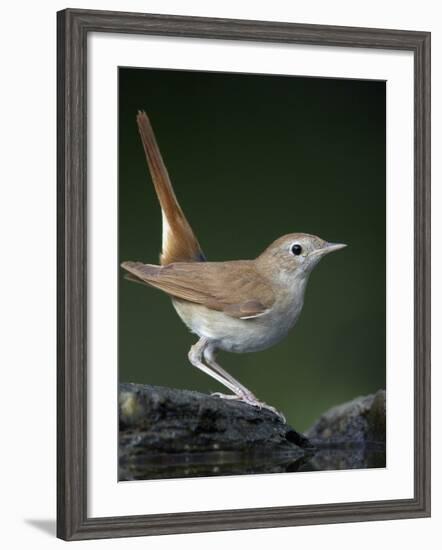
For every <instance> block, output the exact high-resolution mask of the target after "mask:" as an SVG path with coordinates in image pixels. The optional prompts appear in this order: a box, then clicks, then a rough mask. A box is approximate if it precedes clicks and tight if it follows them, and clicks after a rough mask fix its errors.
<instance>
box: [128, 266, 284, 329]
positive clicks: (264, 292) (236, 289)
mask: <svg viewBox="0 0 442 550" xmlns="http://www.w3.org/2000/svg"><path fill="white" fill-rule="evenodd" d="M121 266H122V267H123V269H125V270H126V271H127V272H128V273H130V274H131V275H132V280H134V278H135V279H138V280H140V282H144V283H148V284H149V285H151V286H153V287H156V288H159V289H160V290H162V291H163V292H166V293H167V294H169V295H170V296H173V297H175V298H180V299H182V300H187V301H188V302H194V303H196V304H202V305H204V306H206V307H207V308H209V309H214V310H217V311H222V312H224V313H225V314H226V315H229V316H230V317H236V318H239V319H253V318H255V317H259V316H261V315H264V314H265V313H266V312H267V311H268V310H269V308H270V307H271V306H272V305H273V303H274V301H275V298H274V295H273V291H272V288H271V287H270V285H269V284H268V282H267V281H266V280H265V279H264V278H263V277H262V276H261V275H260V274H259V273H258V272H257V271H256V269H255V268H254V266H253V262H251V261H233V262H204V263H187V262H179V263H174V264H170V265H167V266H164V267H160V266H155V265H150V264H143V263H141V262H123V263H122V264H121Z"/></svg>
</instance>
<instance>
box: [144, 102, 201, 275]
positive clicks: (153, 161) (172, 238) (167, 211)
mask: <svg viewBox="0 0 442 550" xmlns="http://www.w3.org/2000/svg"><path fill="white" fill-rule="evenodd" d="M137 124H138V130H139V132H140V137H141V142H142V144H143V148H144V152H145V154H146V160H147V164H148V166H149V171H150V175H151V177H152V181H153V184H154V187H155V191H156V194H157V197H158V201H159V203H160V206H161V213H162V218H163V243H162V252H161V256H160V262H161V265H167V264H170V263H172V262H193V261H204V260H205V256H204V253H203V251H202V250H201V247H200V245H199V243H198V240H197V238H196V237H195V234H194V232H193V231H192V228H191V227H190V224H189V222H188V221H187V219H186V216H185V215H184V212H183V211H182V209H181V207H180V205H179V203H178V200H177V198H176V196H175V192H174V190H173V187H172V183H171V181H170V178H169V174H168V172H167V169H166V166H165V164H164V161H163V158H162V156H161V152H160V149H159V147H158V144H157V141H156V139H155V134H154V132H153V130H152V126H151V124H150V120H149V118H148V116H147V115H146V113H145V112H141V111H139V112H138V115H137Z"/></svg>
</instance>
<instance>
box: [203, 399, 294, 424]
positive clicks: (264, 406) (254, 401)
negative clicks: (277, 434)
mask: <svg viewBox="0 0 442 550" xmlns="http://www.w3.org/2000/svg"><path fill="white" fill-rule="evenodd" d="M211 396H212V397H219V398H221V399H228V400H231V401H242V402H243V403H246V404H247V405H251V406H252V407H256V408H258V409H267V410H268V411H270V412H272V413H273V414H275V415H276V416H278V417H279V418H280V419H281V420H282V422H283V423H284V424H285V423H286V419H285V416H284V415H283V414H282V413H281V412H279V411H278V410H277V409H275V407H272V406H271V405H267V403H264V402H263V401H258V399H252V398H250V397H247V396H242V395H236V394H225V393H220V392H216V393H212V394H211Z"/></svg>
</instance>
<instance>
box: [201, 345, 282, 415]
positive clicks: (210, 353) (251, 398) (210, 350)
mask: <svg viewBox="0 0 442 550" xmlns="http://www.w3.org/2000/svg"><path fill="white" fill-rule="evenodd" d="M203 355H204V359H205V361H206V363H207V365H208V366H209V367H211V368H212V369H213V370H214V371H215V372H216V373H217V374H219V375H220V376H221V377H223V378H224V382H223V384H224V385H225V386H227V387H228V388H230V389H231V390H232V391H233V392H234V393H235V395H234V396H233V395H224V394H221V393H215V394H213V395H217V396H218V397H221V398H224V399H239V400H241V401H244V402H245V403H248V404H249V405H252V406H254V407H258V408H260V409H268V410H270V411H272V412H273V413H275V414H276V415H278V416H279V417H280V418H281V420H282V421H283V422H285V421H286V420H285V417H284V415H283V414H282V413H280V412H279V411H278V410H276V409H275V408H274V407H272V406H270V405H267V403H263V402H262V401H259V400H258V399H257V397H256V396H255V395H254V394H253V393H252V392H251V391H250V390H248V389H247V388H246V387H245V386H243V385H242V384H241V383H240V382H238V380H236V379H235V378H233V376H232V375H231V374H229V373H228V372H227V371H226V370H224V369H223V368H222V367H221V365H219V364H218V363H217V362H216V360H215V348H214V347H213V346H211V345H210V344H208V345H207V344H206V346H205V347H204V349H203ZM226 381H227V382H228V383H229V385H227V384H226Z"/></svg>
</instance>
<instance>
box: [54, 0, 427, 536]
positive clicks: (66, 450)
mask: <svg viewBox="0 0 442 550" xmlns="http://www.w3.org/2000/svg"><path fill="white" fill-rule="evenodd" d="M57 25H58V38H57V41H58V44H57V46H58V60H57V69H58V89H57V97H58V119H57V122H58V138H57V144H58V157H57V158H58V166H57V170H58V172H57V174H58V191H57V197H58V214H57V216H58V218H57V219H58V254H57V257H58V279H57V282H58V296H57V303H58V356H57V357H58V395H57V404H58V407H57V409H58V413H57V415H58V417H57V433H58V438H57V443H58V460H57V470H58V471H57V484H58V503H57V535H58V536H59V537H60V538H63V539H65V540H80V539H92V538H107V537H128V536H140V535H159V534H171V533H190V532H203V531H218V530H233V529H248V528H264V527H283V526H293V525H312V524H324V523H340V522H353V521H367V520H383V519H400V518H413V517H426V516H429V515H430V33H428V32H414V31H401V30H384V29H369V28H350V27H335V26H323V25H304V24H302V25H298V24H292V23H275V22H263V21H247V20H226V19H211V18H200V17H181V16H168V15H151V14H138V13H119V12H106V11H90V10H76V9H68V10H64V11H61V12H59V13H58V18H57ZM91 32H100V33H125V34H151V35H158V36H173V37H187V38H207V39H219V40H223V39H229V40H240V41H241V40H242V41H257V42H275V43H278V42H279V43H293V44H313V45H322V46H345V47H352V48H381V49H387V50H408V51H411V52H413V56H414V94H415V103H414V133H415V142H414V166H415V173H414V216H415V242H414V252H415V272H414V285H415V286H414V300H415V305H414V314H415V317H414V335H415V336H414V337H415V346H414V349H415V356H414V391H415V396H414V405H415V409H414V498H410V499H403V500H389V501H375V502H373V501H370V502H357V503H339V504H327V505H305V506H287V507H277V508H274V507H272V508H256V509H240V510H222V511H206V512H189V513H173V514H155V515H145V516H143V515H138V516H126V517H102V518H90V517H88V516H87V474H88V473H87V462H86V454H87V403H86V395H87V393H86V389H87V386H86V385H87V360H86V350H87V223H86V197H87V162H86V161H87V143H86V142H87V128H86V120H87V94H86V86H87V36H88V33H91Z"/></svg>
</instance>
